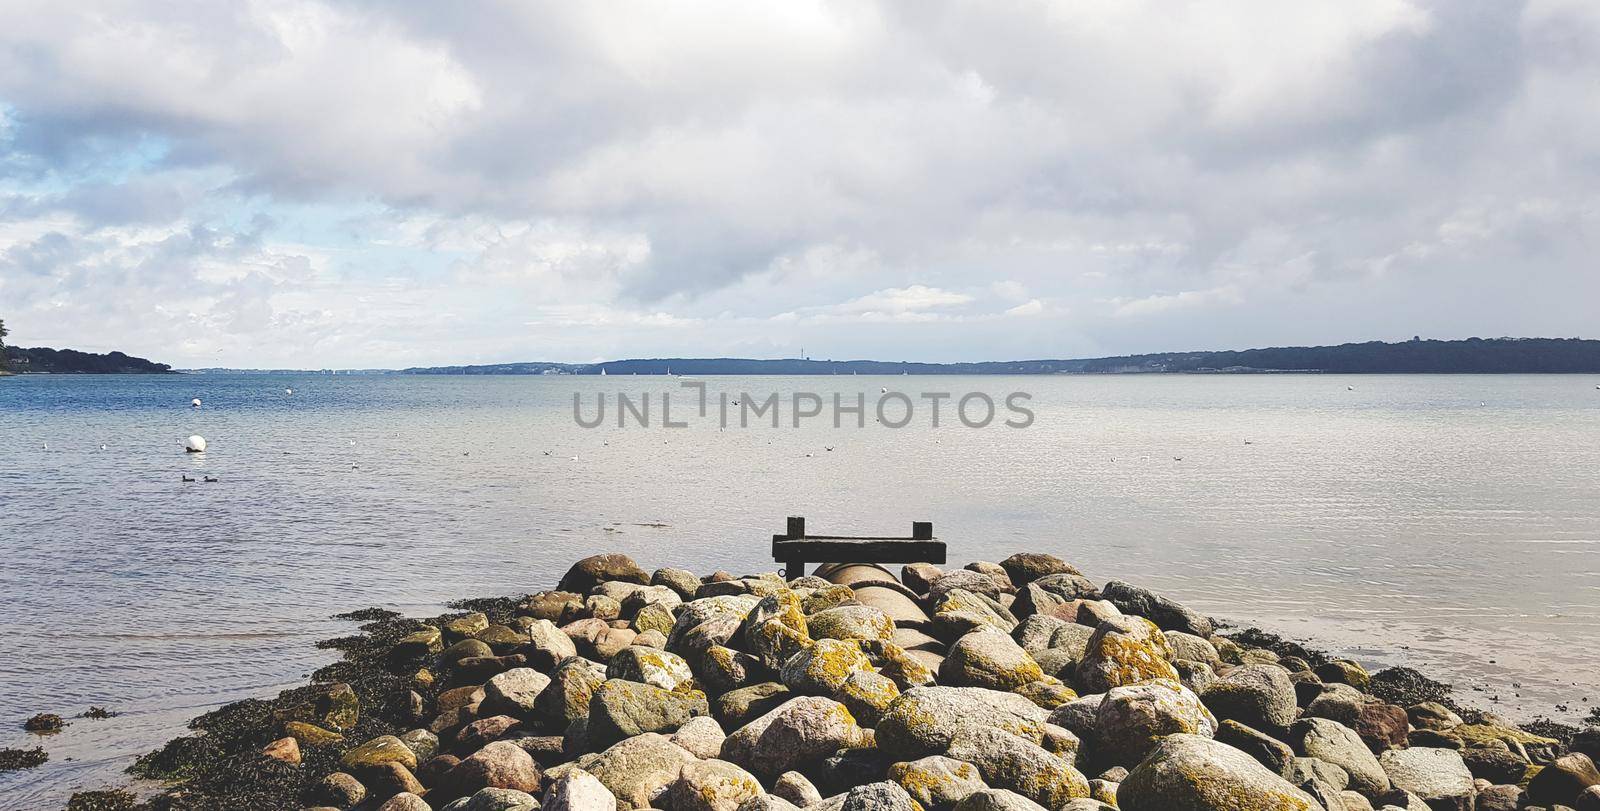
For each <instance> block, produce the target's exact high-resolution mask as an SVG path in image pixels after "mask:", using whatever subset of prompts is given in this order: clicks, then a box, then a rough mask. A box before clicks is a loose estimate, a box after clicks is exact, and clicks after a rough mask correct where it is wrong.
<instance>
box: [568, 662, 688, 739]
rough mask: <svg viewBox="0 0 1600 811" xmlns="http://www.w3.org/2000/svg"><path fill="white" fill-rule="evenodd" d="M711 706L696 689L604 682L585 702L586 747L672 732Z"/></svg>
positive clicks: (609, 680) (614, 681)
mask: <svg viewBox="0 0 1600 811" xmlns="http://www.w3.org/2000/svg"><path fill="white" fill-rule="evenodd" d="M710 712H711V706H710V704H709V703H708V702H707V701H706V695H705V693H702V692H700V691H698V690H694V691H690V692H675V691H672V690H663V689H661V688H660V687H656V686H655V685H651V684H644V683H642V682H634V681H623V680H621V679H607V680H606V681H605V682H604V683H602V684H601V685H600V686H599V687H598V688H596V689H595V691H594V697H593V698H592V699H590V701H589V720H588V725H587V726H586V727H585V730H584V734H585V736H586V738H585V739H586V741H587V742H588V744H589V746H590V747H594V748H598V747H604V746H610V745H611V744H613V743H616V742H617V741H620V740H622V739H623V738H631V737H633V736H635V735H642V734H644V733H646V732H672V731H674V730H676V729H678V727H681V726H683V724H684V723H685V722H687V721H688V720H689V719H690V718H694V717H696V716H700V715H708V714H710Z"/></svg>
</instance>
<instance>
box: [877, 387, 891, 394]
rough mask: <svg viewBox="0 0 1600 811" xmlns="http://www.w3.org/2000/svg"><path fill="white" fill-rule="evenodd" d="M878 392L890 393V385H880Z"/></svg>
mask: <svg viewBox="0 0 1600 811" xmlns="http://www.w3.org/2000/svg"><path fill="white" fill-rule="evenodd" d="M878 393H879V394H888V393H889V387H888V386H879V387H878Z"/></svg>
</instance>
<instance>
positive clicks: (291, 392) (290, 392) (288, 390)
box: [283, 389, 294, 394]
mask: <svg viewBox="0 0 1600 811" xmlns="http://www.w3.org/2000/svg"><path fill="white" fill-rule="evenodd" d="M283 393H284V394H294V389H284V390H283Z"/></svg>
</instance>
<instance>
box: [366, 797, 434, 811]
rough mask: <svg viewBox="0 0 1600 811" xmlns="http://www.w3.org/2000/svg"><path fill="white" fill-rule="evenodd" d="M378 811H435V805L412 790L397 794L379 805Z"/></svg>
mask: <svg viewBox="0 0 1600 811" xmlns="http://www.w3.org/2000/svg"><path fill="white" fill-rule="evenodd" d="M378 811H433V806H431V805H428V802H427V801H426V800H424V799H422V798H421V797H418V796H417V795H415V794H412V793H410V792H405V793H403V794H396V795H394V796H393V797H390V798H389V799H388V800H386V801H384V803H383V805H380V806H378Z"/></svg>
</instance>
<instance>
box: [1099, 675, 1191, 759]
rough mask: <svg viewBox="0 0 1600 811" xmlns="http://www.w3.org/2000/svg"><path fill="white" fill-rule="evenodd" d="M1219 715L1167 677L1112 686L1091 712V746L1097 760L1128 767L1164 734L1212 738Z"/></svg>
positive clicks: (1151, 747)
mask: <svg viewBox="0 0 1600 811" xmlns="http://www.w3.org/2000/svg"><path fill="white" fill-rule="evenodd" d="M1216 731H1217V719H1215V718H1213V717H1212V715H1211V713H1210V712H1208V711H1207V710H1206V707H1205V705H1203V704H1202V703H1201V702H1200V697H1199V696H1196V695H1195V694H1194V693H1193V692H1191V691H1190V690H1189V688H1187V687H1184V686H1183V685H1181V684H1179V683H1177V682H1175V681H1169V680H1157V681H1148V682H1143V683H1140V684H1132V685H1128V686H1126V687H1113V688H1112V689H1110V690H1108V691H1107V692H1106V694H1105V698H1104V699H1103V700H1101V702H1100V706H1099V707H1098V708H1097V710H1096V713H1095V726H1094V737H1093V740H1092V744H1093V751H1094V752H1095V755H1096V758H1097V760H1098V762H1099V763H1100V765H1101V766H1103V767H1104V766H1126V767H1129V768H1132V767H1133V766H1135V765H1137V764H1138V763H1139V761H1141V760H1144V758H1145V756H1146V755H1148V754H1149V753H1150V751H1151V750H1153V749H1155V747H1156V745H1157V744H1158V743H1160V742H1161V739H1162V738H1165V737H1166V736H1168V735H1176V734H1180V733H1181V734H1189V735H1198V736H1201V737H1206V738H1210V737H1212V736H1213V735H1215V734H1216Z"/></svg>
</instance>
